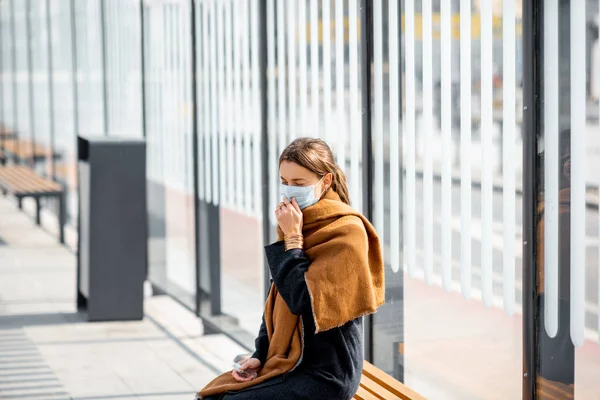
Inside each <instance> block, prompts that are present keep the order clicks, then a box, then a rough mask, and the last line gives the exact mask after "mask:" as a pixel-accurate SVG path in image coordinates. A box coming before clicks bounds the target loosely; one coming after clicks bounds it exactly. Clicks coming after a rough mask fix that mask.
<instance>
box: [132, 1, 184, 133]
mask: <svg viewBox="0 0 600 400" xmlns="http://www.w3.org/2000/svg"><path fill="white" fill-rule="evenodd" d="M144 1H145V0H140V21H141V22H140V34H141V42H142V45H141V57H142V60H141V61H142V62H141V69H142V71H141V73H142V136H143V137H146V135H147V132H146V128H147V127H146V26H145V23H144V21H145V19H146V14H145V12H144ZM194 96H195V95H194ZM194 99H195V97H194ZM194 101H195V100H194ZM194 129H195V128H194Z"/></svg>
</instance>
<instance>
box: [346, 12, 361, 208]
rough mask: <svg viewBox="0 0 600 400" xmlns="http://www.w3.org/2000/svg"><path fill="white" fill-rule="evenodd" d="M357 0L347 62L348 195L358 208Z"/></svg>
mask: <svg viewBox="0 0 600 400" xmlns="http://www.w3.org/2000/svg"><path fill="white" fill-rule="evenodd" d="M358 15H359V14H358V1H357V0H349V2H348V20H349V29H348V30H349V40H348V43H349V51H348V52H349V63H350V66H349V67H350V68H349V69H350V77H349V78H350V193H351V195H350V197H351V198H352V204H353V205H354V207H356V208H357V209H360V207H359V205H360V194H361V191H360V187H359V182H360V176H359V175H360V172H359V162H360V135H361V121H360V118H359V115H358V112H356V111H357V110H359V109H360V99H359V98H358V91H359V86H358Z"/></svg>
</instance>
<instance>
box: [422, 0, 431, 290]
mask: <svg viewBox="0 0 600 400" xmlns="http://www.w3.org/2000/svg"><path fill="white" fill-rule="evenodd" d="M421 4H422V17H423V18H422V21H423V23H422V26H423V55H422V56H423V57H422V60H423V125H422V126H423V130H422V132H421V133H420V136H421V137H422V138H423V142H424V143H425V144H427V143H432V142H433V134H432V130H433V32H432V29H433V28H432V25H433V24H432V7H431V0H423V1H422V2H421ZM426 146H427V145H425V146H424V150H423V253H424V254H423V258H424V262H423V264H424V267H425V281H426V282H427V283H428V284H431V283H432V281H433V155H432V154H431V153H432V152H431V151H428V149H427V148H426Z"/></svg>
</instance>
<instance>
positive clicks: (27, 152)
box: [1, 139, 59, 162]
mask: <svg viewBox="0 0 600 400" xmlns="http://www.w3.org/2000/svg"><path fill="white" fill-rule="evenodd" d="M1 145H2V149H3V150H4V152H5V153H6V155H10V156H11V158H12V159H13V161H15V162H17V161H18V160H21V161H30V162H38V161H44V160H45V159H47V158H49V157H50V156H52V158H54V159H57V158H59V157H58V155H57V154H56V153H54V154H52V150H51V149H50V148H49V147H48V146H44V145H42V144H41V143H34V142H32V141H31V140H18V139H9V140H4V142H3V143H1Z"/></svg>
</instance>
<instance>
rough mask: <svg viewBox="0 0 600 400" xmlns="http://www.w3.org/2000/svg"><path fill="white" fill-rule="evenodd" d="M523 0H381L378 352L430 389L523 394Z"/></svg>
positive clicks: (377, 30)
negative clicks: (382, 288)
mask: <svg viewBox="0 0 600 400" xmlns="http://www.w3.org/2000/svg"><path fill="white" fill-rule="evenodd" d="M520 4H521V2H518V1H510V0H507V1H504V2H483V1H476V0H475V1H471V0H453V1H447V2H445V1H433V0H405V1H403V2H400V1H394V0H390V1H388V2H381V3H379V4H378V3H374V7H373V13H374V15H373V25H374V26H373V29H374V31H373V40H374V63H373V68H374V71H373V79H374V85H373V89H374V91H373V103H372V104H373V139H374V141H373V148H374V153H373V154H374V163H375V164H374V172H375V177H374V184H375V187H374V193H375V196H374V199H373V200H374V207H375V210H374V216H375V218H374V221H375V225H376V227H377V229H378V232H379V233H380V235H381V237H382V239H383V244H384V256H385V259H386V305H385V306H383V307H382V308H381V310H380V312H378V313H377V314H375V316H374V324H375V326H374V356H375V357H374V358H375V362H376V364H377V365H378V366H379V367H380V368H382V369H384V370H385V371H386V372H388V373H390V374H392V375H394V376H395V377H396V378H398V379H401V380H403V381H404V382H405V383H406V384H407V385H408V386H409V387H411V388H412V389H414V390H416V391H417V392H419V393H421V394H422V395H424V396H426V397H428V398H444V399H475V398H482V399H488V398H503V399H504V398H511V399H512V398H520V397H521V381H522V379H521V370H522V340H521V335H522V327H521V316H520V308H521V307H520V304H521V297H522V293H521V271H520V265H521V255H520V253H521V246H522V243H521V242H522V240H521V232H520V222H519V221H520V219H521V212H520V208H521V203H522V199H521V192H522V191H521V178H520V174H521V156H520V154H521V135H520V131H521V118H520V112H519V111H517V110H520V109H521V106H520V104H519V102H520V101H519V98H520V96H521V85H520V82H518V80H517V76H520V68H521V66H520V64H517V62H516V60H517V59H518V58H519V57H520V56H518V52H519V48H520V46H519V47H517V46H516V43H519V42H520V41H521V36H520V32H521V30H520V11H521V10H520ZM503 21H504V22H503ZM398 38H400V41H401V43H399V40H398ZM379 135H382V138H381V137H379ZM381 143H383V147H382V145H381ZM388 221H389V222H388ZM401 232H402V235H401V234H400V233H401ZM515 303H516V304H515Z"/></svg>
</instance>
